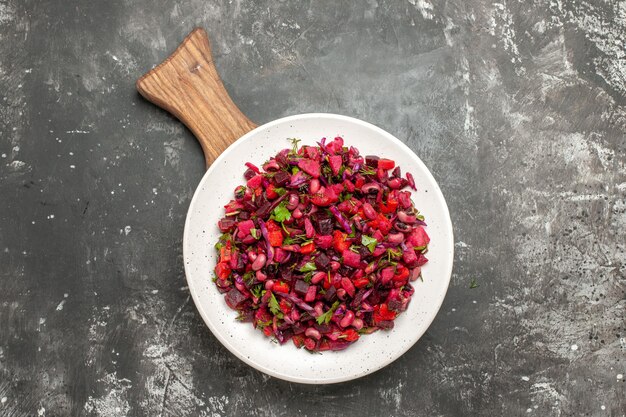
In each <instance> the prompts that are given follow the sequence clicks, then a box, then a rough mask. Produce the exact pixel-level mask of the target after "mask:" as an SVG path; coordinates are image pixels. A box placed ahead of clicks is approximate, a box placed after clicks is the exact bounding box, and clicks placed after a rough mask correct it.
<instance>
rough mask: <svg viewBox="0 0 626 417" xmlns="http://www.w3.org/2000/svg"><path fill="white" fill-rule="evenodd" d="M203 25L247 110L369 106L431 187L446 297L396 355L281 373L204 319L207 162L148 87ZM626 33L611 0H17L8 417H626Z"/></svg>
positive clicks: (5, 378) (624, 17) (1, 214)
mask: <svg viewBox="0 0 626 417" xmlns="http://www.w3.org/2000/svg"><path fill="white" fill-rule="evenodd" d="M195 26H202V27H204V28H206V29H207V31H208V32H209V35H210V37H211V39H212V42H213V47H214V52H215V57H216V64H217V67H218V69H219V71H220V73H221V75H222V77H223V79H224V82H225V84H226V87H227V89H228V90H229V92H230V93H231V94H232V97H233V99H234V101H235V102H236V103H237V104H238V105H239V106H240V107H241V108H242V110H243V111H244V112H245V113H246V114H248V115H249V116H250V118H251V119H253V120H255V121H256V122H258V123H264V122H267V121H270V120H273V119H276V118H279V117H281V116H286V115H291V114H296V113H302V112H336V113H341V114H346V115H350V116H355V117H358V118H361V119H364V120H368V121H370V122H372V123H374V124H377V125H379V126H381V127H382V128H384V129H385V130H387V131H389V132H391V133H392V134H394V135H396V136H397V137H398V138H400V139H401V140H403V141H405V142H406V143H407V144H408V145H409V146H410V147H411V148H412V149H413V150H414V151H415V152H416V153H417V154H418V155H419V156H420V157H421V158H422V159H423V160H424V162H425V163H426V164H427V165H428V166H429V167H430V169H431V170H432V172H433V174H434V175H435V177H436V178H437V180H438V181H439V183H440V185H441V188H442V189H443V192H444V194H445V196H446V197H447V201H448V204H449V206H450V211H451V214H452V219H453V222H454V227H455V235H456V236H455V237H456V242H455V243H456V262H455V267H454V274H453V277H452V282H451V287H450V290H449V292H448V295H447V298H446V300H445V302H444V305H443V307H442V310H441V312H440V313H439V315H438V317H437V319H436V320H435V322H434V323H433V324H432V326H431V327H430V329H429V331H428V332H427V333H426V335H425V336H424V337H423V338H422V339H421V340H420V341H419V342H418V343H417V344H416V345H415V346H414V347H413V348H412V349H411V350H410V351H409V352H408V353H407V354H406V355H404V356H403V357H402V358H400V359H399V360H398V361H396V362H395V363H393V364H392V365H390V366H388V367H387V368H385V369H383V370H381V371H379V372H377V373H375V374H373V375H370V376H368V377H365V378H363V379H360V380H356V381H353V382H350V383H344V384H340V385H333V386H301V385H296V384H291V383H287V382H282V381H279V380H275V379H272V378H269V377H267V376H265V375H263V374H261V373H259V372H257V371H255V370H253V369H252V368H250V367H248V366H247V365H244V364H243V363H242V362H240V361H239V360H237V359H236V358H235V357H234V356H232V355H231V354H230V353H229V352H228V351H226V349H225V348H223V347H222V346H221V345H220V344H219V343H218V342H217V341H216V339H215V338H214V337H213V336H212V335H211V334H210V332H209V331H208V330H207V329H206V327H205V326H204V324H203V322H202V320H201V319H200V317H199V315H198V314H197V312H196V310H195V307H194V305H193V302H191V301H190V296H189V292H188V290H187V288H186V284H185V279H184V274H183V265H182V260H181V256H182V248H181V240H182V229H183V224H184V218H185V214H186V210H187V206H188V204H189V201H190V198H191V196H192V193H193V191H194V188H195V186H196V184H197V182H198V181H199V179H200V177H201V176H202V174H203V171H204V167H203V158H202V154H201V151H200V148H199V146H198V145H197V143H196V142H195V140H194V139H193V137H192V136H191V135H190V133H189V132H188V131H187V130H185V129H184V128H183V127H182V126H181V124H179V123H178V122H177V121H176V120H174V119H173V118H171V117H169V116H168V115H167V114H165V113H164V112H162V111H160V110H159V109H157V108H156V107H154V106H152V105H150V104H149V103H147V102H145V101H144V100H142V99H141V97H139V96H138V94H137V93H136V92H135V89H134V82H135V80H136V79H137V78H138V77H139V76H140V75H141V74H142V73H144V72H145V71H146V70H148V69H149V68H150V67H151V66H152V65H154V64H156V63H158V62H160V61H161V60H162V59H164V58H165V57H166V56H167V55H168V54H169V53H170V52H171V51H172V50H173V49H174V48H175V47H176V45H177V44H178V43H179V42H180V41H181V40H182V39H183V37H184V36H185V35H186V34H187V33H188V32H189V31H190V30H191V29H192V28H193V27H195ZM625 39H626V5H625V3H624V2H621V3H619V2H616V1H591V0H587V1H584V0H575V1H567V2H566V1H562V0H552V1H550V2H548V1H542V0H535V1H510V0H509V1H503V2H501V3H494V2H488V1H483V0H448V1H434V0H408V1H388V2H382V1H379V2H377V1H376V0H369V1H363V2H350V3H348V2H334V1H316V2H313V1H302V2H287V1H262V2H261V1H259V2H251V1H247V2H246V1H236V0H233V1H222V2H213V1H206V0H190V1H185V2H183V1H164V0H157V1H154V0H137V1H130V0H109V1H78V0H67V1H34V0H0V96H1V99H0V154H1V159H0V415H1V416H32V415H38V416H44V415H45V416H65V415H88V416H117V415H149V416H157V415H162V416H170V415H171V416H177V415H185V414H190V415H203V416H363V415H367V416H381V415H385V416H386V415H388V416H422V415H423V416H462V415H468V416H469V415H472V416H478V415H480V416H495V415H506V416H528V415H537V416H570V415H572V416H573V415H576V416H578V415H586V416H609V415H610V416H623V415H624V414H625V411H624V410H625V409H626V393H625V390H626V384H625V383H624V381H625V379H624V376H623V375H624V374H626V354H625V352H626V322H625V317H626V314H625V311H626V295H625V288H626V265H625V263H626V262H625V261H626V254H625V248H626V240H625V239H624V235H625V233H626V199H625V195H626V168H625V165H624V164H625V162H626V152H625V149H626V140H625V132H626V83H625V81H626V52H625V50H626V47H625V44H624V42H625ZM472 280H475V282H476V283H477V284H478V287H477V288H474V289H470V288H469V287H470V282H472Z"/></svg>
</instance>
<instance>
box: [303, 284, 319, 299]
mask: <svg viewBox="0 0 626 417" xmlns="http://www.w3.org/2000/svg"><path fill="white" fill-rule="evenodd" d="M316 295H317V286H315V285H310V286H309V288H308V290H307V292H306V295H305V296H304V301H306V302H307V303H310V302H311V301H315V296H316Z"/></svg>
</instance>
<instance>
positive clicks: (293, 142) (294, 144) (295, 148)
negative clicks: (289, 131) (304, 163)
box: [289, 138, 302, 153]
mask: <svg viewBox="0 0 626 417" xmlns="http://www.w3.org/2000/svg"><path fill="white" fill-rule="evenodd" d="M289 141H290V142H291V146H292V148H291V151H292V152H293V153H298V144H299V143H300V142H302V141H301V140H300V139H297V138H289Z"/></svg>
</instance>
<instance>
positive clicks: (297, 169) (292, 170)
mask: <svg viewBox="0 0 626 417" xmlns="http://www.w3.org/2000/svg"><path fill="white" fill-rule="evenodd" d="M298 172H300V168H298V167H292V168H291V173H292V174H297V173H298Z"/></svg>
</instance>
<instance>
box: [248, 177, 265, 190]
mask: <svg viewBox="0 0 626 417" xmlns="http://www.w3.org/2000/svg"><path fill="white" fill-rule="evenodd" d="M262 182H263V175H258V174H257V175H255V176H254V177H252V178H250V179H249V180H248V183H247V185H248V187H250V188H252V189H253V190H256V189H257V188H259V187H260V186H261V183H262Z"/></svg>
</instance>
